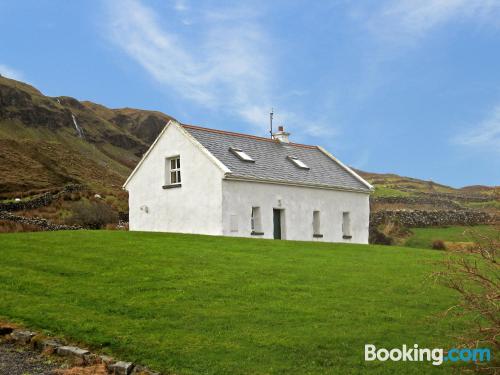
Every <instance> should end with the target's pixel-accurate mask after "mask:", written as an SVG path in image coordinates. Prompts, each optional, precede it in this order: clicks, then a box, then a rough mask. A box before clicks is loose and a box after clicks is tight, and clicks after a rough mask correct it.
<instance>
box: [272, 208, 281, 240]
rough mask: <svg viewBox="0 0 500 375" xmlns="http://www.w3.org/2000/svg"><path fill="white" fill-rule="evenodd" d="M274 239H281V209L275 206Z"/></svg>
mask: <svg viewBox="0 0 500 375" xmlns="http://www.w3.org/2000/svg"><path fill="white" fill-rule="evenodd" d="M273 224H274V239H275V240H281V210H278V209H276V208H273Z"/></svg>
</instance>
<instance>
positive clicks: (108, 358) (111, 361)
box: [99, 355, 116, 367]
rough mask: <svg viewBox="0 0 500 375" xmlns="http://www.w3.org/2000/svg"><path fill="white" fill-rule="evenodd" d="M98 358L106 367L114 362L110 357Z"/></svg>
mask: <svg viewBox="0 0 500 375" xmlns="http://www.w3.org/2000/svg"><path fill="white" fill-rule="evenodd" d="M99 358H100V359H101V362H102V363H104V364H105V365H106V366H107V367H109V366H111V365H112V364H114V363H115V362H116V361H115V359H114V358H113V357H110V356H108V355H101V356H99Z"/></svg>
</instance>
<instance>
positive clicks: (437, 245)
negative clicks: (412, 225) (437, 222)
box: [432, 240, 446, 250]
mask: <svg viewBox="0 0 500 375" xmlns="http://www.w3.org/2000/svg"><path fill="white" fill-rule="evenodd" d="M432 248H433V249H434V250H446V245H445V243H444V241H443V240H434V241H432Z"/></svg>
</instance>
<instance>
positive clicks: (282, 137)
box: [273, 125, 290, 143]
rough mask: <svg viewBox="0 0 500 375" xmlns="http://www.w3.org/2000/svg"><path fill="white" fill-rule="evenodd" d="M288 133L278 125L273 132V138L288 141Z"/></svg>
mask: <svg viewBox="0 0 500 375" xmlns="http://www.w3.org/2000/svg"><path fill="white" fill-rule="evenodd" d="M289 135H290V133H287V132H286V131H285V128H284V126H282V125H281V126H278V131H277V132H276V133H273V139H277V140H278V141H280V142H282V143H290V140H289V139H288V136H289Z"/></svg>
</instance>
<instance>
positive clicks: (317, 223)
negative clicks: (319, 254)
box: [313, 211, 323, 238]
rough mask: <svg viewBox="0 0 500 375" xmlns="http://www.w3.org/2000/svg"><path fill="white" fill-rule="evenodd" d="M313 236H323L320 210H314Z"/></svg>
mask: <svg viewBox="0 0 500 375" xmlns="http://www.w3.org/2000/svg"><path fill="white" fill-rule="evenodd" d="M313 237H317V238H320V237H323V235H322V234H321V220H320V212H319V211H313Z"/></svg>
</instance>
